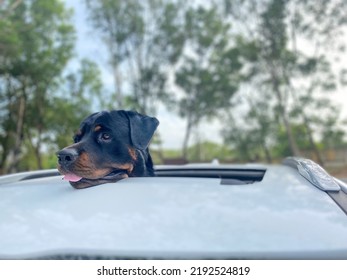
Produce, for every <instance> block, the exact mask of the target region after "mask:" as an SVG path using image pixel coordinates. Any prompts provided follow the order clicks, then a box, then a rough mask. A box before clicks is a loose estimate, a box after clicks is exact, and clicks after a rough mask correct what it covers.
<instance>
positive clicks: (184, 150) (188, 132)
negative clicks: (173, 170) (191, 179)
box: [182, 114, 193, 160]
mask: <svg viewBox="0 0 347 280" xmlns="http://www.w3.org/2000/svg"><path fill="white" fill-rule="evenodd" d="M192 128H193V122H192V116H191V114H189V115H188V118H187V127H186V132H185V135H184V140H183V148H182V156H183V158H184V159H185V160H187V157H188V143H189V139H190V135H191V132H192Z"/></svg>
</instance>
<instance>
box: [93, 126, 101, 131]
mask: <svg viewBox="0 0 347 280" xmlns="http://www.w3.org/2000/svg"><path fill="white" fill-rule="evenodd" d="M101 128H102V127H101V125H97V126H96V127H95V128H94V132H98V131H100V130H101Z"/></svg>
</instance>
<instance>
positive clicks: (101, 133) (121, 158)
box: [57, 110, 159, 189]
mask: <svg viewBox="0 0 347 280" xmlns="http://www.w3.org/2000/svg"><path fill="white" fill-rule="evenodd" d="M158 124H159V122H158V120H157V119H156V118H152V117H148V116H145V115H141V114H139V113H136V112H133V111H123V110H118V111H110V112H108V111H103V112H99V113H94V114H92V115H90V116H89V117H87V118H86V119H85V120H84V121H83V122H82V123H81V125H80V129H79V130H78V132H77V133H76V134H75V136H74V144H73V145H71V146H68V147H66V148H64V149H62V150H61V151H59V152H58V153H57V156H58V170H59V172H60V173H61V174H63V175H64V179H65V180H68V181H69V182H70V184H71V185H72V186H73V187H74V188H78V189H81V188H86V187H91V186H95V185H99V184H103V183H107V182H116V181H119V180H120V179H123V178H126V177H128V176H131V175H132V172H133V170H134V166H135V165H136V163H137V155H138V152H137V151H142V152H146V150H147V147H148V145H149V142H150V140H151V138H152V136H153V133H154V131H155V129H156V128H157V126H158Z"/></svg>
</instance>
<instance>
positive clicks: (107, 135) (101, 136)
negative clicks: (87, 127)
mask: <svg viewBox="0 0 347 280" xmlns="http://www.w3.org/2000/svg"><path fill="white" fill-rule="evenodd" d="M100 138H101V139H102V140H104V141H108V140H110V139H111V135H110V134H109V133H106V132H104V133H101V135H100Z"/></svg>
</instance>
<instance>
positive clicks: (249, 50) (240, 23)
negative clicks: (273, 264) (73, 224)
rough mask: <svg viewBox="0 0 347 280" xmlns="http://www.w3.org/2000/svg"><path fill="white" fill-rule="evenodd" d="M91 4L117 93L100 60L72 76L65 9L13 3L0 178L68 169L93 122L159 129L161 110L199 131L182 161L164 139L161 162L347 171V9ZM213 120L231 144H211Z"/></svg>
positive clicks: (274, 3) (22, 0)
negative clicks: (129, 120) (126, 119)
mask: <svg viewBox="0 0 347 280" xmlns="http://www.w3.org/2000/svg"><path fill="white" fill-rule="evenodd" d="M81 2H82V3H83V5H85V7H86V9H87V11H88V18H89V21H88V23H89V28H90V29H91V30H93V31H94V32H93V34H95V36H99V38H100V39H101V40H102V42H103V44H105V46H106V47H107V50H108V53H107V55H108V63H109V67H110V69H111V74H112V77H113V85H114V87H113V88H112V89H111V90H110V89H107V90H106V85H104V84H103V82H102V78H101V71H100V69H99V66H98V64H97V63H96V61H93V57H86V58H83V59H82V60H81V61H79V66H78V67H74V68H71V67H68V65H69V62H70V61H71V60H72V59H74V58H75V56H76V54H75V52H74V46H75V43H76V36H77V34H76V29H75V27H74V25H73V23H72V16H73V12H74V11H73V10H71V9H68V8H67V5H66V3H65V2H63V1H59V0H50V1H45V0H2V1H0V173H9V172H16V171H22V170H30V169H37V168H40V169H41V168H54V167H55V165H56V159H55V152H56V151H57V150H58V149H59V148H62V147H64V146H66V145H68V144H70V143H71V136H72V134H73V133H74V131H75V130H76V129H77V127H78V125H79V122H80V121H81V119H83V118H84V117H85V116H87V115H88V114H89V113H91V112H94V111H98V110H102V109H112V108H132V109H136V110H138V111H139V112H141V113H144V114H151V115H157V116H158V109H157V108H158V106H159V105H161V106H165V108H166V109H167V110H168V111H169V112H171V113H172V114H176V115H177V116H179V117H181V118H182V119H184V120H185V122H186V130H185V137H184V141H183V143H182V150H180V151H172V150H171V151H170V150H165V149H163V148H162V147H163V144H165V143H162V141H161V137H160V133H158V134H157V135H156V137H155V139H154V141H153V145H152V149H153V155H154V157H155V161H156V162H157V163H163V162H168V158H171V159H172V158H176V159H177V158H179V159H181V160H182V161H210V160H212V159H214V158H218V159H219V160H221V161H228V162H236V161H242V162H246V161H247V162H249V161H263V162H269V163H271V162H274V161H278V160H279V159H281V158H283V157H285V156H290V155H294V156H306V157H310V158H313V159H314V160H316V161H318V162H319V163H321V164H322V165H324V164H326V163H327V161H329V160H331V159H335V160H336V158H338V156H336V154H337V155H340V160H341V161H342V162H345V159H344V158H345V157H344V154H343V153H341V152H339V151H340V150H341V151H344V150H345V148H346V142H345V129H344V126H343V125H344V123H343V120H341V117H340V113H339V106H338V105H339V104H336V103H334V101H333V100H332V98H331V95H332V93H334V92H336V91H338V90H341V87H343V86H344V85H346V83H347V70H346V69H345V68H344V66H345V65H343V63H340V62H341V61H342V58H343V56H345V39H346V33H345V31H346V24H347V14H346V12H347V1H346V0H317V1H306V0H260V1H259V0H210V1H195V2H194V1H181V0H166V1H164V0H142V1H139V0H137V1H136V0H127V1H122V0H81ZM111 104H112V105H111ZM158 118H159V119H160V116H158ZM212 120H218V121H219V122H221V123H222V124H224V125H223V126H222V127H223V129H222V131H221V138H222V139H223V144H217V143H212V142H206V141H201V140H199V137H198V136H199V127H200V126H201V124H202V123H203V122H211V121H212ZM194 136H195V137H194ZM341 155H343V156H342V158H341ZM346 158H347V157H346Z"/></svg>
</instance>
